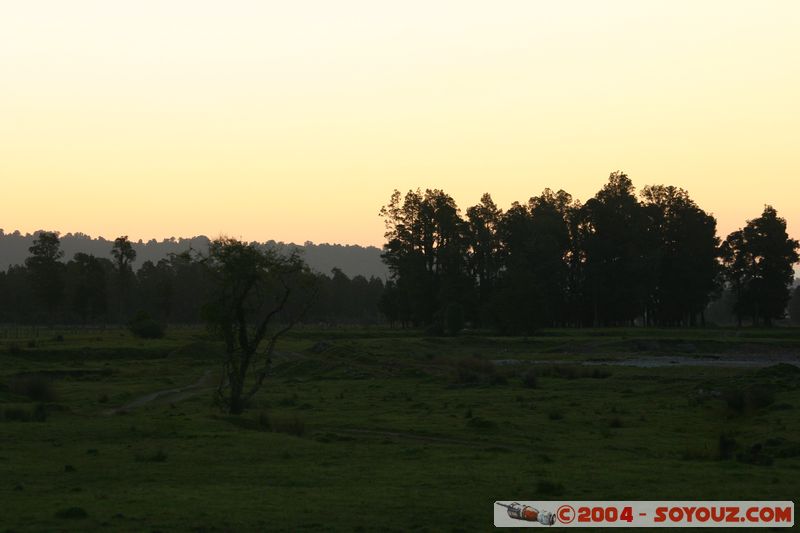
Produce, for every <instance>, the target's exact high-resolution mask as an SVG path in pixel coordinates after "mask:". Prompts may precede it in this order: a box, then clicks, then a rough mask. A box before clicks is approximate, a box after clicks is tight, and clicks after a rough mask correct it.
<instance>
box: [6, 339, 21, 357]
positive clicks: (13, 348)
mask: <svg viewBox="0 0 800 533" xmlns="http://www.w3.org/2000/svg"><path fill="white" fill-rule="evenodd" d="M6 349H7V350H8V353H9V354H11V355H19V354H21V353H22V352H23V349H22V346H20V345H19V344H17V343H16V342H12V343H11V344H9V345H8V347H7V348H6Z"/></svg>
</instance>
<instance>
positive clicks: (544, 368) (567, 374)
mask: <svg viewBox="0 0 800 533" xmlns="http://www.w3.org/2000/svg"><path fill="white" fill-rule="evenodd" d="M538 372H539V375H540V376H552V377H557V378H562V379H580V378H592V379H605V378H607V377H610V376H611V372H609V371H608V370H606V369H604V368H597V367H594V368H586V367H584V366H577V365H540V366H539V367H538Z"/></svg>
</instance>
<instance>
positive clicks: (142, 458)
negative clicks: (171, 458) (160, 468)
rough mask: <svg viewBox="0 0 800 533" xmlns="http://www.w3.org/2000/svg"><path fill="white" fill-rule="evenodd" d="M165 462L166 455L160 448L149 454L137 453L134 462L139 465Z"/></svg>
mask: <svg viewBox="0 0 800 533" xmlns="http://www.w3.org/2000/svg"><path fill="white" fill-rule="evenodd" d="M166 460H167V454H166V452H164V450H163V449H162V448H159V449H158V450H157V451H156V452H154V453H150V454H143V453H137V454H136V461H138V462H140V463H163V462H164V461H166Z"/></svg>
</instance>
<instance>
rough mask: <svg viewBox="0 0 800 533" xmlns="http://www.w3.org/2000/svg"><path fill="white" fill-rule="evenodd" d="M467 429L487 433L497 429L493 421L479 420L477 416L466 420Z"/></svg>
mask: <svg viewBox="0 0 800 533" xmlns="http://www.w3.org/2000/svg"><path fill="white" fill-rule="evenodd" d="M467 427H470V428H472V429H476V430H479V431H488V430H493V429H497V422H495V421H493V420H487V419H486V418H481V417H479V416H474V417H472V418H469V419H467Z"/></svg>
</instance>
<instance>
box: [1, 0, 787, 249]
mask: <svg viewBox="0 0 800 533" xmlns="http://www.w3.org/2000/svg"><path fill="white" fill-rule="evenodd" d="M798 27H800V3H797V2H791V1H783V2H780V1H776V2H769V3H757V2H732V1H726V2H721V1H719V2H703V3H700V4H698V3H696V2H688V1H684V2H670V3H663V4H652V3H642V2H634V1H609V2H589V1H584V2H569V3H563V4H554V3H552V2H530V1H521V0H520V1H509V2H504V3H503V4H502V5H498V4H492V3H489V2H455V1H442V2H435V3H430V2H421V1H412V2H408V3H403V4H402V5H399V4H398V5H388V4H382V3H374V2H366V1H356V0H346V1H342V2H336V3H328V2H311V1H304V2H297V3H292V4H287V3H284V2H280V3H268V2H257V1H244V0H241V1H233V2H225V3H222V2H211V1H191V2H190V1H188V0H176V1H174V2H169V3H165V2H158V1H155V0H145V1H142V2H136V3H127V2H125V3H122V2H119V3H117V2H103V1H99V0H76V1H74V2H59V1H55V0H50V1H42V2H27V3H23V2H18V3H13V5H9V6H7V7H5V9H4V10H3V17H2V18H0V186H2V189H0V190H2V194H3V199H4V200H5V201H4V202H3V203H4V205H3V210H2V212H0V228H3V229H4V230H5V231H6V232H11V231H14V230H16V229H19V230H20V231H22V232H33V231H35V230H37V229H54V230H59V231H61V232H62V233H67V232H83V233H87V234H90V235H92V236H104V237H106V238H114V237H115V236H118V235H129V236H130V237H131V238H132V239H134V240H138V239H140V238H141V239H144V240H149V239H150V238H157V239H159V240H160V239H162V238H164V237H170V236H175V237H181V236H183V237H190V236H193V235H199V234H205V235H208V236H211V237H213V236H216V235H219V234H228V235H232V236H237V237H240V238H243V239H247V240H259V241H263V240H269V239H275V240H280V241H285V242H289V241H293V242H298V243H302V242H304V241H306V240H310V241H314V242H317V243H321V242H331V243H333V242H337V243H342V244H345V243H358V244H372V245H378V246H380V245H381V244H382V242H383V231H384V229H383V223H382V221H381V220H380V218H379V217H378V211H379V209H380V207H381V206H382V205H383V204H385V203H386V202H387V201H388V200H389V196H390V194H391V192H392V190H394V189H395V188H397V189H399V190H401V191H403V192H405V191H406V190H408V189H411V188H414V189H415V188H417V187H420V188H423V189H424V188H442V189H444V190H445V191H447V192H448V193H450V194H451V195H452V196H453V197H454V198H455V199H456V201H457V202H458V204H459V206H460V207H461V209H462V212H463V211H465V210H466V208H467V207H469V206H470V205H474V204H475V203H477V202H478V200H479V199H480V196H481V194H482V193H484V192H490V193H491V194H492V196H493V197H494V199H495V201H496V202H497V203H498V205H500V206H501V207H503V208H504V209H505V208H507V207H508V206H509V205H510V204H511V202H512V201H515V200H517V201H525V200H527V199H528V198H529V197H530V196H532V195H536V194H539V193H540V192H541V190H542V189H543V188H545V187H550V188H553V189H564V190H566V191H568V192H570V193H571V194H572V195H573V196H574V197H575V198H577V199H580V200H582V201H585V200H586V199H588V198H589V197H591V196H592V195H594V194H595V192H596V191H597V190H598V189H599V188H600V187H601V186H602V185H603V184H604V182H605V180H606V178H607V176H608V174H609V173H610V172H612V171H614V170H623V171H625V172H626V173H628V175H629V176H630V177H631V179H632V180H633V181H634V184H635V185H636V186H637V188H639V189H641V188H642V187H643V186H645V185H648V184H656V183H664V184H672V185H676V186H680V187H683V188H685V189H687V190H688V191H689V192H690V194H691V195H692V197H693V198H694V200H695V201H696V202H697V203H698V204H699V205H700V206H701V207H703V208H704V209H706V210H707V211H709V212H712V213H714V214H715V216H716V217H717V219H718V233H719V235H720V236H721V237H722V238H724V237H725V236H726V235H727V234H728V233H729V232H731V231H733V230H735V229H736V228H738V227H741V226H742V225H744V223H745V221H746V219H749V218H754V217H757V216H758V215H759V214H760V213H761V210H762V208H763V205H764V204H766V203H769V204H772V205H773V206H774V207H775V208H776V209H777V210H778V213H779V214H780V215H781V216H783V217H784V218H786V219H787V221H788V223H789V229H790V233H791V234H792V235H793V236H794V237H795V238H798V237H800V196H798V195H797V190H798V187H797V185H796V183H797V181H798V178H799V177H800V150H798V149H797V145H798V131H800V99H798V98H797V95H798V94H800V66H798V62H797V61H796V58H797V57H798V56H800V32H798V31H797V28H798Z"/></svg>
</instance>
